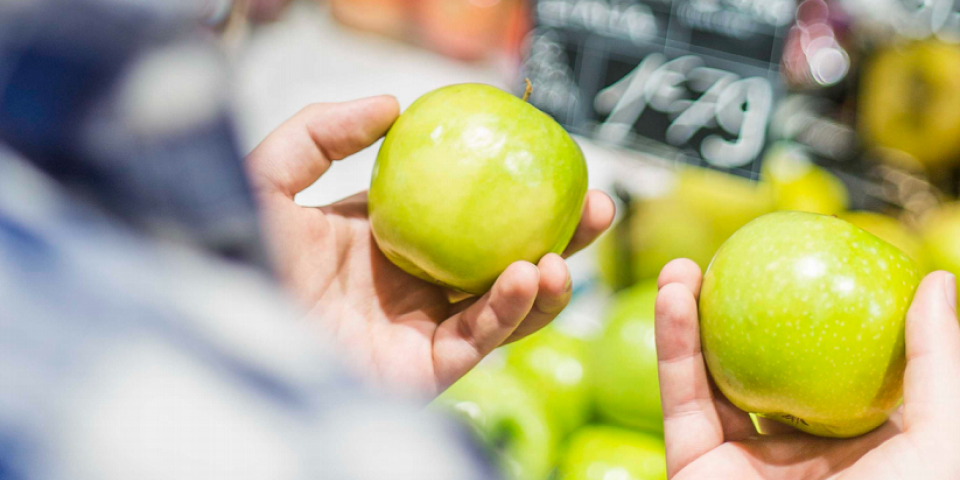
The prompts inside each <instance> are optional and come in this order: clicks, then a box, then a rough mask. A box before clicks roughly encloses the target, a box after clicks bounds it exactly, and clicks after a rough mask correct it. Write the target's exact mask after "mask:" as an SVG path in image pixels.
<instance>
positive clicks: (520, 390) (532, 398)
mask: <svg viewBox="0 0 960 480" xmlns="http://www.w3.org/2000/svg"><path fill="white" fill-rule="evenodd" d="M432 407H433V408H438V409H441V410H443V411H446V412H449V413H452V414H454V415H456V416H458V417H460V418H461V419H463V420H465V421H466V422H467V423H468V424H469V426H470V427H471V428H472V429H473V431H474V432H475V433H476V434H477V436H478V437H479V440H480V441H481V442H482V443H483V444H484V445H485V446H486V447H487V448H488V449H490V450H491V452H492V453H493V455H494V460H495V461H496V462H497V464H498V466H499V467H500V469H501V470H502V471H503V472H504V474H505V475H506V476H507V478H510V479H512V480H540V479H543V478H546V476H547V474H548V473H549V471H550V469H551V468H552V467H553V461H554V458H555V455H556V448H557V443H558V441H557V440H558V435H557V432H555V431H554V430H553V429H552V427H551V425H550V422H549V419H548V417H547V413H546V412H545V411H544V410H543V406H542V403H541V400H540V397H539V396H538V395H537V393H536V392H533V391H531V390H529V387H528V386H527V385H526V384H524V383H523V382H521V381H520V380H519V379H518V378H517V377H516V376H514V375H513V374H512V373H510V372H509V371H506V370H502V369H496V368H489V367H478V368H475V369H473V370H472V371H471V372H470V373H468V374H466V375H465V376H464V377H463V378H461V379H460V380H458V381H457V382H456V383H454V384H453V385H452V386H451V387H450V388H449V389H448V390H447V391H445V392H444V393H443V394H441V395H440V396H439V397H437V399H436V400H434V402H433V404H432Z"/></svg>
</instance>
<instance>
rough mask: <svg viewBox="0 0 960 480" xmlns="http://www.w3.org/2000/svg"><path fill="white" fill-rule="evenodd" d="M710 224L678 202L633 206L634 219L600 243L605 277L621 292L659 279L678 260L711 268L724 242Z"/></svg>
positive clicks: (656, 201) (667, 199)
mask: <svg viewBox="0 0 960 480" xmlns="http://www.w3.org/2000/svg"><path fill="white" fill-rule="evenodd" d="M715 238H716V236H715V234H714V231H713V228H712V226H711V225H710V223H709V222H708V221H707V220H706V219H704V218H703V217H701V216H700V215H698V214H697V213H696V212H694V211H693V210H692V209H690V208H689V207H687V206H686V205H684V204H683V203H682V202H680V201H678V199H677V198H676V197H674V196H667V197H661V198H655V199H650V200H643V201H637V202H634V203H633V205H632V206H631V211H630V216H629V217H626V218H624V219H623V220H621V221H620V222H619V223H618V224H617V225H616V226H615V227H614V228H613V229H612V230H611V231H610V232H608V233H607V234H606V235H604V238H601V239H600V245H599V246H598V248H597V254H598V255H599V257H600V258H599V259H598V260H599V264H600V269H601V277H602V278H603V279H604V281H605V282H608V285H610V286H611V287H613V288H615V289H620V288H623V287H626V286H629V285H632V284H633V283H634V282H636V281H639V280H644V279H648V278H656V277H657V275H659V274H660V270H661V269H662V268H663V266H664V265H666V264H667V263H669V262H670V261H671V260H673V259H675V258H689V259H691V260H693V261H695V262H697V263H698V264H700V265H701V267H706V265H707V263H708V262H709V261H710V258H711V257H712V256H713V253H714V252H715V251H716V249H717V247H719V246H720V242H717V241H716V240H715Z"/></svg>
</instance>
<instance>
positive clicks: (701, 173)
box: [657, 168, 775, 274]
mask: <svg viewBox="0 0 960 480" xmlns="http://www.w3.org/2000/svg"><path fill="white" fill-rule="evenodd" d="M675 196H676V197H677V198H679V199H680V201H681V203H683V204H684V205H685V206H686V207H687V208H689V209H690V210H692V211H694V212H696V213H697V214H698V215H699V216H700V217H702V218H705V219H706V220H707V221H708V223H709V224H710V226H711V228H712V229H713V235H714V240H715V241H716V242H717V245H719V244H720V243H723V242H724V241H725V240H726V239H727V238H729V237H730V235H733V232H736V231H737V230H738V229H739V228H740V227H742V226H744V225H746V224H747V223H748V222H750V220H753V219H754V218H757V217H759V216H760V215H764V214H767V213H770V212H772V211H774V209H775V204H774V198H773V191H772V190H771V189H770V186H769V185H767V184H765V183H760V182H755V181H752V180H747V179H745V178H742V177H738V176H735V175H730V174H727V173H722V172H718V171H716V170H710V169H706V168H682V169H681V170H680V171H679V172H678V174H677V184H676V190H675ZM657 273H658V274H659V272H657Z"/></svg>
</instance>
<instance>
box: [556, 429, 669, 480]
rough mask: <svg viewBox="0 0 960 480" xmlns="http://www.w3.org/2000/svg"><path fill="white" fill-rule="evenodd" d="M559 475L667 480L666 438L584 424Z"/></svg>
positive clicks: (573, 479) (578, 479) (575, 479)
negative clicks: (664, 443)
mask: <svg viewBox="0 0 960 480" xmlns="http://www.w3.org/2000/svg"><path fill="white" fill-rule="evenodd" d="M557 478H559V479H563V480H609V479H617V480H619V479H623V480H666V478H667V462H666V453H665V451H664V446H663V439H662V438H660V437H658V436H654V435H650V434H646V433H641V432H634V431H631V430H627V429H623V428H618V427H611V426H606V425H591V426H587V427H583V428H581V429H580V430H577V431H576V432H575V433H574V434H573V435H572V436H571V437H570V440H569V442H568V443H567V447H566V450H565V452H564V454H563V458H562V459H561V461H560V474H559V475H558V476H557Z"/></svg>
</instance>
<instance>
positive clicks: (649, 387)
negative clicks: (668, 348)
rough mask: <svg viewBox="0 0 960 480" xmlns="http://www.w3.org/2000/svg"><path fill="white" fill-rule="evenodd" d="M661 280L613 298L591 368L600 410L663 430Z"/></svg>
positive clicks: (630, 423)
mask: <svg viewBox="0 0 960 480" xmlns="http://www.w3.org/2000/svg"><path fill="white" fill-rule="evenodd" d="M656 302H657V282H656V281H648V282H645V283H641V284H638V285H636V286H634V287H631V288H629V289H627V290H624V291H622V292H620V293H618V294H617V296H616V297H614V300H613V303H612V304H611V306H610V311H609V313H608V317H609V323H608V324H607V325H606V327H605V329H604V332H603V335H602V336H601V337H600V338H599V339H598V340H597V341H596V342H595V344H594V345H593V355H592V360H593V361H592V363H591V369H590V371H591V372H592V377H593V385H594V396H595V401H596V405H597V410H598V411H599V413H600V415H601V416H602V417H603V418H604V419H605V420H608V421H612V422H615V423H618V424H621V425H626V426H628V427H633V428H639V429H643V430H649V431H653V432H663V411H662V410H661V409H660V387H659V383H658V380H657V346H656V338H655V334H654V329H653V325H654V313H655V309H656Z"/></svg>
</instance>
